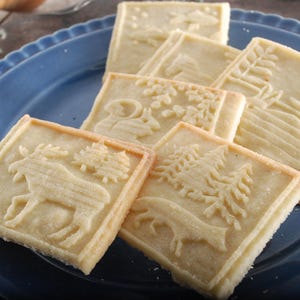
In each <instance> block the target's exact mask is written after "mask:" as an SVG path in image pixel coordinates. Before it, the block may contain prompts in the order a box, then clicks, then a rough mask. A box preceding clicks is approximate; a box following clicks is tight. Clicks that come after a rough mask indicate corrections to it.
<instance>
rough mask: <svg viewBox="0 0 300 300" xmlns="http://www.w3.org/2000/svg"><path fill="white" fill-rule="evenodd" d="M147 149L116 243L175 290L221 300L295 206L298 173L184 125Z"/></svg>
mask: <svg viewBox="0 0 300 300" xmlns="http://www.w3.org/2000/svg"><path fill="white" fill-rule="evenodd" d="M154 149H155V150H156V152H157V161H156V164H155V165H154V167H153V169H152V171H151V172H150V176H149V177H148V178H147V180H146V182H145V184H144V185H143V188H142V190H141V191H140V194H139V196H138V198H137V200H136V201H135V202H134V204H133V206H132V208H131V209H130V213H129V214H128V216H127V218H126V219H125V222H124V223H123V225H122V229H121V231H120V235H121V237H122V238H123V239H125V240H126V241H128V242H129V243H130V244H131V245H132V246H134V247H136V248H138V249H140V250H142V251H143V252H144V253H145V254H146V255H147V256H149V257H150V258H152V259H154V260H156V261H157V262H159V263H160V264H161V265H162V266H163V267H164V268H166V269H168V270H169V271H171V273H172V276H173V278H174V280H175V281H177V282H178V283H180V284H182V285H187V286H190V287H192V288H194V289H196V290H197V291H198V292H199V293H201V294H204V295H208V296H211V297H214V298H220V299H224V298H227V297H229V296H230V294H231V293H232V292H233V290H234V288H235V287H236V285H237V284H238V283H239V282H240V281H241V280H242V278H243V277H244V275H245V274H246V273H247V271H248V270H249V269H250V268H251V265H252V264H253V262H254V259H255V258H256V257H257V256H258V255H259V253H260V252H261V251H262V249H263V248H264V246H265V245H266V243H267V242H268V240H269V239H270V238H271V237H272V235H273V234H274V232H275V231H276V230H277V229H278V227H279V226H280V224H281V223H282V222H283V221H284V220H285V218H286V217H287V216H288V214H289V213H290V212H291V211H292V209H293V207H294V206H295V205H296V203H297V201H298V199H299V196H300V173H299V172H297V171H295V170H294V169H292V168H289V167H287V166H285V165H282V164H279V163H278V162H275V161H273V160H270V159H268V158H266V157H263V156H261V155H258V154H256V153H255V152H252V151H250V150H248V149H246V148H243V147H241V146H238V145H236V144H232V143H230V142H227V141H225V140H223V139H220V138H217V137H216V136H213V135H210V134H208V133H207V132H205V131H204V130H201V129H199V128H196V127H194V126H192V125H189V124H187V123H179V124H178V125H177V126H175V127H174V128H173V129H172V130H171V131H170V132H169V133H168V134H167V135H166V136H165V137H163V138H162V139H161V140H160V141H159V142H158V143H157V144H156V145H155V146H154Z"/></svg>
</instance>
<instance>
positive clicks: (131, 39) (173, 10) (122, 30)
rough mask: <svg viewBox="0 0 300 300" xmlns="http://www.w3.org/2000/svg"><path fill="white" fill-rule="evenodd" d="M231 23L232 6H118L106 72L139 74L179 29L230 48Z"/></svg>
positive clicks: (149, 3) (139, 3)
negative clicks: (229, 30) (161, 46)
mask: <svg viewBox="0 0 300 300" xmlns="http://www.w3.org/2000/svg"><path fill="white" fill-rule="evenodd" d="M229 19H230V7H229V4H228V3H195V2H180V1H171V2H169V1H146V2H142V1H137V2H130V1H124V2H122V3H120V4H119V5H118V10H117V17H116V22H115V26H114V30H113V35H112V39H111V42H110V47H109V53H108V58H107V63H106V72H121V73H129V74H136V73H137V72H138V70H140V69H141V67H142V66H143V65H144V64H145V62H146V61H147V60H148V59H149V58H150V57H151V56H152V55H153V54H154V52H155V51H156V50H157V49H158V48H159V46H160V45H161V44H162V43H163V42H164V41H165V40H166V39H167V37H168V36H169V33H170V32H171V31H173V30H176V29H181V30H183V31H186V32H190V33H194V34H196V35H199V36H205V37H207V38H210V39H213V40H215V41H217V42H220V43H222V44H226V42H227V39H228V29H229ZM106 74H107V73H106Z"/></svg>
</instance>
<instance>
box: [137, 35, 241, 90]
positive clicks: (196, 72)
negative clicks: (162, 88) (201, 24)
mask: <svg viewBox="0 0 300 300" xmlns="http://www.w3.org/2000/svg"><path fill="white" fill-rule="evenodd" d="M239 53H240V50H238V49H236V48H233V47H230V46H228V45H223V44H220V43H218V42H216V41H214V40H211V39H208V38H205V37H201V36H198V35H195V34H191V33H188V32H184V31H181V30H176V31H173V32H171V33H170V35H169V37H168V38H167V39H166V41H165V42H164V43H163V44H162V45H161V46H160V47H159V48H158V50H157V51H156V52H155V53H154V55H153V56H152V57H151V58H150V59H149V60H148V61H147V63H146V64H145V65H144V66H143V68H142V69H141V70H139V72H138V73H137V74H139V75H146V76H151V77H161V78H167V79H173V80H178V81H187V82H192V83H196V84H201V85H206V86H209V85H211V84H212V83H213V82H214V81H215V80H216V78H217V77H218V76H219V75H220V74H221V73H222V72H223V71H224V69H225V68H226V67H227V66H228V65H229V64H230V63H231V62H232V61H233V60H234V59H235V58H236V57H237V55H238V54H239Z"/></svg>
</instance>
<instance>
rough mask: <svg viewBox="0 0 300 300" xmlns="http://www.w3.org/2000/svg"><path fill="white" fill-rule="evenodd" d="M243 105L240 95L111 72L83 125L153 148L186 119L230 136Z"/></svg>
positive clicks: (88, 128)
mask: <svg viewBox="0 0 300 300" xmlns="http://www.w3.org/2000/svg"><path fill="white" fill-rule="evenodd" d="M244 105H245V99H244V96H243V95H241V94H238V93H232V92H227V91H223V90H217V89H211V88H207V87H203V86H199V85H193V84H189V83H184V82H176V81H171V80H167V79H160V78H150V77H145V76H137V75H128V74H121V73H119V74H118V73H110V74H109V76H108V78H107V80H106V81H105V84H104V86H103V87H102V89H101V91H100V93H99V95H98V97H97V98H96V101H95V103H94V106H93V108H92V110H91V112H90V114H89V116H88V117H87V119H86V120H85V121H84V123H83V124H82V128H83V129H86V130H90V131H94V132H97V133H100V134H104V135H108V136H111V137H114V138H118V139H122V140H125V141H129V142H133V143H142V144H145V145H148V146H151V145H154V144H155V143H156V142H157V141H158V140H159V139H160V138H161V137H162V136H163V135H164V134H166V133H167V131H168V130H170V129H171V128H172V127H173V126H174V125H175V124H176V123H177V122H178V121H181V120H183V121H186V122H188V123H191V124H193V125H196V126H198V127H201V128H203V129H205V130H207V131H209V132H210V133H213V134H216V135H219V136H221V137H223V138H226V139H228V140H232V139H233V137H234V135H235V132H236V128H237V126H238V123H239V121H240V116H241V114H242V111H243V109H244Z"/></svg>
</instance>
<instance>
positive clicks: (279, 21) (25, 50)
mask: <svg viewBox="0 0 300 300" xmlns="http://www.w3.org/2000/svg"><path fill="white" fill-rule="evenodd" d="M115 17H116V15H115V14H109V15H106V16H103V17H101V18H95V19H91V20H88V21H86V22H81V23H77V24H74V25H72V26H70V27H68V28H62V29H60V30H57V31H55V32H54V33H52V34H48V35H45V36H42V37H40V38H39V39H37V40H35V41H33V42H30V43H27V44H25V45H24V46H22V47H21V48H19V49H17V50H14V51H12V52H10V53H8V54H7V55H6V56H5V57H4V58H2V59H0V79H1V77H2V76H3V75H4V74H5V73H6V72H8V71H9V70H11V69H13V68H14V67H16V66H17V65H19V64H21V63H22V62H24V61H26V60H28V59H30V58H31V57H33V56H34V55H36V54H38V53H40V52H43V51H45V50H47V49H49V48H51V47H53V46H55V45H58V44H61V43H62V42H65V41H68V40H71V39H74V38H76V37H79V36H81V35H85V34H88V33H91V32H95V31H98V30H103V29H106V28H110V27H113V25H114V21H115ZM230 20H231V21H241V22H245V23H255V24H261V25H264V26H270V27H276V28H279V29H282V30H285V31H288V32H292V33H296V34H300V21H299V20H297V19H293V18H286V17H283V16H281V15H279V14H273V13H264V12H260V11H257V10H245V9H239V8H232V9H231V15H230Z"/></svg>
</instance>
